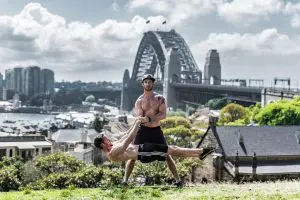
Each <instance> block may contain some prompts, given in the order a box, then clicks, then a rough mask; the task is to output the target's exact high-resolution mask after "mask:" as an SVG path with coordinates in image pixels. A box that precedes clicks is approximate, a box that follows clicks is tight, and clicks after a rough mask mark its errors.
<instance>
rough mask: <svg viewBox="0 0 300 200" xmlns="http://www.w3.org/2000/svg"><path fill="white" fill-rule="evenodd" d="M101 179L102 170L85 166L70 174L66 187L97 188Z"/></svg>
mask: <svg viewBox="0 0 300 200" xmlns="http://www.w3.org/2000/svg"><path fill="white" fill-rule="evenodd" d="M102 177H103V169H102V168H99V167H96V166H94V165H87V166H85V167H83V168H82V169H80V170H79V171H77V172H76V173H73V174H72V177H71V179H70V181H69V182H68V185H74V186H76V187H78V188H92V187H98V186H99V185H100V182H101V180H102Z"/></svg>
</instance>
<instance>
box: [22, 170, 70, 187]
mask: <svg viewBox="0 0 300 200" xmlns="http://www.w3.org/2000/svg"><path fill="white" fill-rule="evenodd" d="M71 179H72V173H71V172H55V173H51V174H49V175H48V176H46V177H43V178H41V179H38V180H36V181H35V182H32V183H30V184H28V186H27V187H28V188H30V189H33V190H45V189H50V188H53V189H63V188H66V187H67V186H68V185H69V184H70V180H71Z"/></svg>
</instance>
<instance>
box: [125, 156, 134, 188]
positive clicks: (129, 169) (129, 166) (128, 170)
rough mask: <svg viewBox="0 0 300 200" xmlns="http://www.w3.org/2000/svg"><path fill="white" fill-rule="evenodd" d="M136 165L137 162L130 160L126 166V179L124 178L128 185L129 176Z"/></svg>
mask: <svg viewBox="0 0 300 200" xmlns="http://www.w3.org/2000/svg"><path fill="white" fill-rule="evenodd" d="M134 164H135V160H128V161H127V162H126V166H125V174H124V177H123V183H124V184H125V183H127V182H128V179H129V176H130V174H131V172H132V170H133V168H134Z"/></svg>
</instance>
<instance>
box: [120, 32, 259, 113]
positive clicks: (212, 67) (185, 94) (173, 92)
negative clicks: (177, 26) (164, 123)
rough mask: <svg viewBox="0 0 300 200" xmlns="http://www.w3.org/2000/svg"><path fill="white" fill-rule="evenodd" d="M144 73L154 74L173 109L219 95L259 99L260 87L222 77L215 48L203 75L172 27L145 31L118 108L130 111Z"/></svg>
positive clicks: (246, 100)
mask: <svg viewBox="0 0 300 200" xmlns="http://www.w3.org/2000/svg"><path fill="white" fill-rule="evenodd" d="M146 73H149V74H152V75H154V76H155V77H156V79H157V81H156V83H155V91H157V92H159V93H161V94H163V95H164V97H165V98H166V100H167V103H168V107H172V108H173V109H177V108H180V107H181V108H182V107H183V105H185V104H194V105H200V104H204V103H206V102H207V101H208V100H210V99H212V98H220V97H226V98H229V99H231V100H234V101H240V102H243V103H246V104H247V103H248V104H254V103H256V102H259V101H260V100H261V91H262V88H261V87H257V86H256V87H249V85H248V86H247V85H246V83H247V82H246V80H238V79H233V80H223V79H222V78H221V64H220V59H219V53H218V52H217V50H215V49H211V50H209V51H208V53H207V55H206V60H205V66H204V74H202V71H201V70H200V69H199V68H198V66H197V63H196V61H195V59H194V57H193V55H192V52H191V50H190V49H189V47H188V45H187V43H186V42H185V40H184V39H183V38H182V37H181V36H180V35H179V34H178V33H177V32H176V31H175V30H174V29H172V30H171V31H148V32H145V33H144V36H143V38H142V40H141V42H140V44H139V47H138V50H137V54H136V57H135V60H134V65H133V70H132V73H131V76H130V74H129V70H128V69H126V70H125V72H124V76H123V87H122V94H121V110H124V111H125V110H127V111H130V110H132V108H133V107H134V103H135V101H136V99H137V98H138V97H139V95H141V94H142V93H143V89H142V85H141V77H142V76H143V75H144V74H146ZM202 75H203V78H202ZM253 81H261V80H253ZM228 82H230V85H228ZM249 83H250V82H249Z"/></svg>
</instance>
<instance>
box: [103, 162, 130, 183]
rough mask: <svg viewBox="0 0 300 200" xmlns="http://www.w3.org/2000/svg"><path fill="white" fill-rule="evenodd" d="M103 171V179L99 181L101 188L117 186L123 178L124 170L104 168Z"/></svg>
mask: <svg viewBox="0 0 300 200" xmlns="http://www.w3.org/2000/svg"><path fill="white" fill-rule="evenodd" d="M102 170H103V178H102V181H101V185H102V186H107V187H109V186H115V185H119V184H120V183H121V181H122V178H123V171H124V169H123V168H121V167H112V168H110V167H107V166H104V167H103V168H102Z"/></svg>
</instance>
